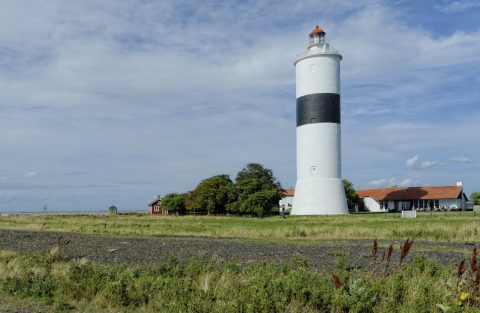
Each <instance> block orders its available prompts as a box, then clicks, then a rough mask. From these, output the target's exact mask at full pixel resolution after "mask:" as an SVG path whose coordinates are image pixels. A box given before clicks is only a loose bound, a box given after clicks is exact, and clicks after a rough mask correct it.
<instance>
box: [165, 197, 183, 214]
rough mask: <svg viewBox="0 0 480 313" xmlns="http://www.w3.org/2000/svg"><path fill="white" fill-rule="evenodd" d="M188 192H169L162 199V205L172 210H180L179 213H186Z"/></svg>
mask: <svg viewBox="0 0 480 313" xmlns="http://www.w3.org/2000/svg"><path fill="white" fill-rule="evenodd" d="M186 196H187V195H186V194H184V193H182V194H178V193H169V194H167V195H165V197H163V199H162V206H163V207H164V208H165V209H167V210H168V211H171V212H178V214H184V213H185V210H186V209H185V198H186Z"/></svg>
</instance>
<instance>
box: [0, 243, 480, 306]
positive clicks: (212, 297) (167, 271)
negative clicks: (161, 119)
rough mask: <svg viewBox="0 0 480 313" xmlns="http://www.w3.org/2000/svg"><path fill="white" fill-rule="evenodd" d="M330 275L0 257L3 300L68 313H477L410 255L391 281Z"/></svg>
mask: <svg viewBox="0 0 480 313" xmlns="http://www.w3.org/2000/svg"><path fill="white" fill-rule="evenodd" d="M342 264H343V263H342V262H339V266H337V269H336V270H335V272H334V273H333V277H334V278H335V277H336V279H334V281H332V275H331V274H330V275H328V274H321V273H319V272H315V271H312V270H310V269H309V267H308V265H307V264H306V263H305V262H304V261H302V260H292V261H291V262H290V263H287V264H275V263H273V262H272V263H255V264H249V265H246V266H239V265H237V264H233V263H222V262H218V261H205V260H204V259H202V258H194V259H192V260H190V261H189V262H188V263H187V264H179V263H178V262H176V261H175V260H173V259H172V260H171V261H169V262H166V263H163V264H158V265H155V266H149V267H139V266H133V267H132V266H128V267H127V266H122V265H109V266H107V265H99V264H94V263H90V262H88V261H85V260H80V261H74V262H66V261H64V260H62V258H61V256H60V255H59V254H58V251H57V252H53V253H49V254H44V255H34V256H24V255H19V254H15V253H10V252H0V299H1V298H2V296H5V297H15V298H17V299H18V298H20V299H22V298H23V299H28V300H29V301H32V300H35V301H39V302H41V303H43V304H46V305H48V306H49V307H51V308H52V310H56V311H69V310H74V311H75V312H438V311H440V308H443V309H448V310H449V312H478V307H475V305H472V304H469V303H468V302H460V303H459V302H458V298H457V293H456V283H457V282H456V274H455V273H456V270H455V268H454V267H445V266H440V265H438V264H436V263H434V262H431V261H429V260H426V259H425V258H424V257H416V258H414V259H413V261H412V263H410V264H406V265H404V267H403V268H402V270H401V271H395V272H392V273H391V274H390V275H372V273H371V272H370V271H368V270H366V271H365V272H348V271H346V270H345V269H344V268H343V266H342Z"/></svg>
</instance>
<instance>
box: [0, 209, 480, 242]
mask: <svg viewBox="0 0 480 313" xmlns="http://www.w3.org/2000/svg"><path fill="white" fill-rule="evenodd" d="M0 229H18V230H35V231H42V230H43V231H61V232H77V233H84V234H107V235H124V236H125V235H126V236H132V235H133V236H189V237H199V236H201V237H213V238H238V239H248V240H257V241H267V242H282V243H285V242H287V243H288V242H290V243H294V244H318V242H319V241H320V240H326V239H328V240H331V239H390V240H392V239H399V240H401V239H406V238H415V240H426V241H441V242H477V241H478V238H479V235H480V214H476V215H475V214H473V212H449V213H447V214H444V213H433V214H430V213H421V214H419V218H417V219H401V218H400V216H399V214H396V213H391V214H352V215H349V216H334V217H332V216H322V217H292V216H290V217H288V218H287V219H285V220H283V219H280V218H279V217H278V216H275V217H268V218H263V219H258V218H245V217H210V216H181V217H173V216H169V217H150V216H146V215H117V216H108V215H105V216H101V215H80V216H71V215H35V216H29V215H18V216H6V217H0Z"/></svg>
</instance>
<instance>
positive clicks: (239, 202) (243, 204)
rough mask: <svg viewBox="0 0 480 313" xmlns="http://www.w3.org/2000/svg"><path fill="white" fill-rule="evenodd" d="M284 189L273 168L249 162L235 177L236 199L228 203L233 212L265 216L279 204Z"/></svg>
mask: <svg viewBox="0 0 480 313" xmlns="http://www.w3.org/2000/svg"><path fill="white" fill-rule="evenodd" d="M281 196H282V189H281V185H280V182H278V181H277V179H276V178H275V176H274V175H273V172H272V170H270V169H267V168H265V167H264V166H263V165H261V164H258V163H249V164H247V166H245V167H244V168H243V169H242V170H241V171H240V172H238V174H237V177H236V179H235V185H234V189H233V197H232V198H235V199H236V201H234V202H231V203H229V204H228V205H227V208H226V209H227V211H228V212H231V213H242V214H256V215H258V216H263V215H264V214H266V213H268V212H270V211H271V210H272V208H274V207H275V206H277V205H278V201H279V200H280V199H281Z"/></svg>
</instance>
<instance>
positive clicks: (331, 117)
mask: <svg viewBox="0 0 480 313" xmlns="http://www.w3.org/2000/svg"><path fill="white" fill-rule="evenodd" d="M314 123H338V124H340V95H338V94H336V93H314V94H311V95H305V96H303V97H300V98H297V127H298V126H302V125H305V124H314Z"/></svg>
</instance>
